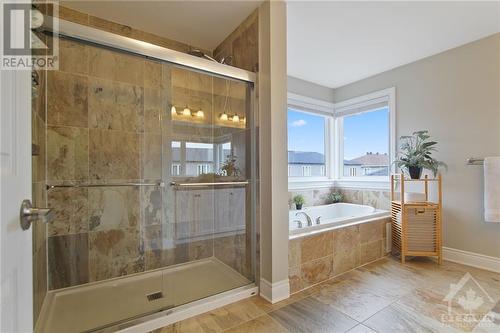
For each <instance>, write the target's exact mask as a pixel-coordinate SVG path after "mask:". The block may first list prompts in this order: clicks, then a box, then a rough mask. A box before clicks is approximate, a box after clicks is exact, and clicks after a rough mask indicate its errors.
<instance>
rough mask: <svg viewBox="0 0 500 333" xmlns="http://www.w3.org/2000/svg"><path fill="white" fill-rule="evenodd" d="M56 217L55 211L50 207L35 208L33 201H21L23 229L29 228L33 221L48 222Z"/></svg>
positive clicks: (20, 217) (20, 215)
mask: <svg viewBox="0 0 500 333" xmlns="http://www.w3.org/2000/svg"><path fill="white" fill-rule="evenodd" d="M53 217H54V211H53V210H52V209H50V208H34V207H33V205H32V204H31V201H30V200H28V199H26V200H23V202H22V203H21V210H20V212H19V222H20V224H21V229H23V230H28V229H29V228H30V227H31V223H32V222H34V221H38V220H39V221H41V222H44V223H48V222H50V221H51V220H52V218H53Z"/></svg>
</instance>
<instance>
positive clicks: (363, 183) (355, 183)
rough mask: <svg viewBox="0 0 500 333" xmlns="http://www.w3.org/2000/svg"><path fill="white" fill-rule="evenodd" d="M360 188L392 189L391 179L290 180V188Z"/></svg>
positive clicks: (290, 189)
mask: <svg viewBox="0 0 500 333" xmlns="http://www.w3.org/2000/svg"><path fill="white" fill-rule="evenodd" d="M331 187H333V188H359V189H367V190H385V191H388V190H390V180H389V179H296V180H293V181H289V182H288V190H289V191H292V190H310V189H319V188H331Z"/></svg>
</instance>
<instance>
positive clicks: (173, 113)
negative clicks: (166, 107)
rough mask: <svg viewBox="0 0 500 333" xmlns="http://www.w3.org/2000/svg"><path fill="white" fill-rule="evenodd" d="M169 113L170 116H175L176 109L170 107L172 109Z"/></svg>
mask: <svg viewBox="0 0 500 333" xmlns="http://www.w3.org/2000/svg"><path fill="white" fill-rule="evenodd" d="M170 113H171V114H172V116H174V115H177V109H176V108H175V106H173V105H172V108H171V109H170Z"/></svg>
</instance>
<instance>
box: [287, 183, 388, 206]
mask: <svg viewBox="0 0 500 333" xmlns="http://www.w3.org/2000/svg"><path fill="white" fill-rule="evenodd" d="M332 192H340V193H342V194H343V196H344V200H343V201H342V202H347V203H354V204H360V205H367V206H372V207H375V208H377V209H385V210H389V208H390V192H389V191H384V190H367V189H350V188H331V189H326V188H325V189H314V190H313V189H310V190H294V191H289V192H288V197H289V207H290V209H295V205H294V203H293V201H292V199H293V197H294V196H295V195H297V194H301V195H303V196H304V198H305V200H306V203H305V204H304V207H308V206H319V205H325V204H329V203H330V202H328V199H327V196H328V194H330V193H332Z"/></svg>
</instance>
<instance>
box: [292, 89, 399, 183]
mask: <svg viewBox="0 0 500 333" xmlns="http://www.w3.org/2000/svg"><path fill="white" fill-rule="evenodd" d="M395 105H396V103H395V88H388V89H384V90H381V91H376V92H373V93H370V94H367V95H364V96H358V97H355V98H352V99H349V100H345V101H341V102H338V103H335V104H331V103H327V102H322V101H318V100H313V99H311V98H308V97H303V96H298V95H295V94H291V93H289V94H288V182H289V188H291V189H293V188H296V189H299V188H305V187H306V188H310V187H315V186H324V185H325V183H327V184H328V185H330V184H332V185H333V184H338V185H340V186H353V187H357V186H361V187H363V186H366V185H367V184H369V186H370V187H373V188H377V187H380V188H386V187H388V186H389V174H390V173H391V165H392V161H393V157H394V153H395V146H396V133H395V126H396V125H395V124H396V120H395V119H396V118H395V112H396V110H395Z"/></svg>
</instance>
